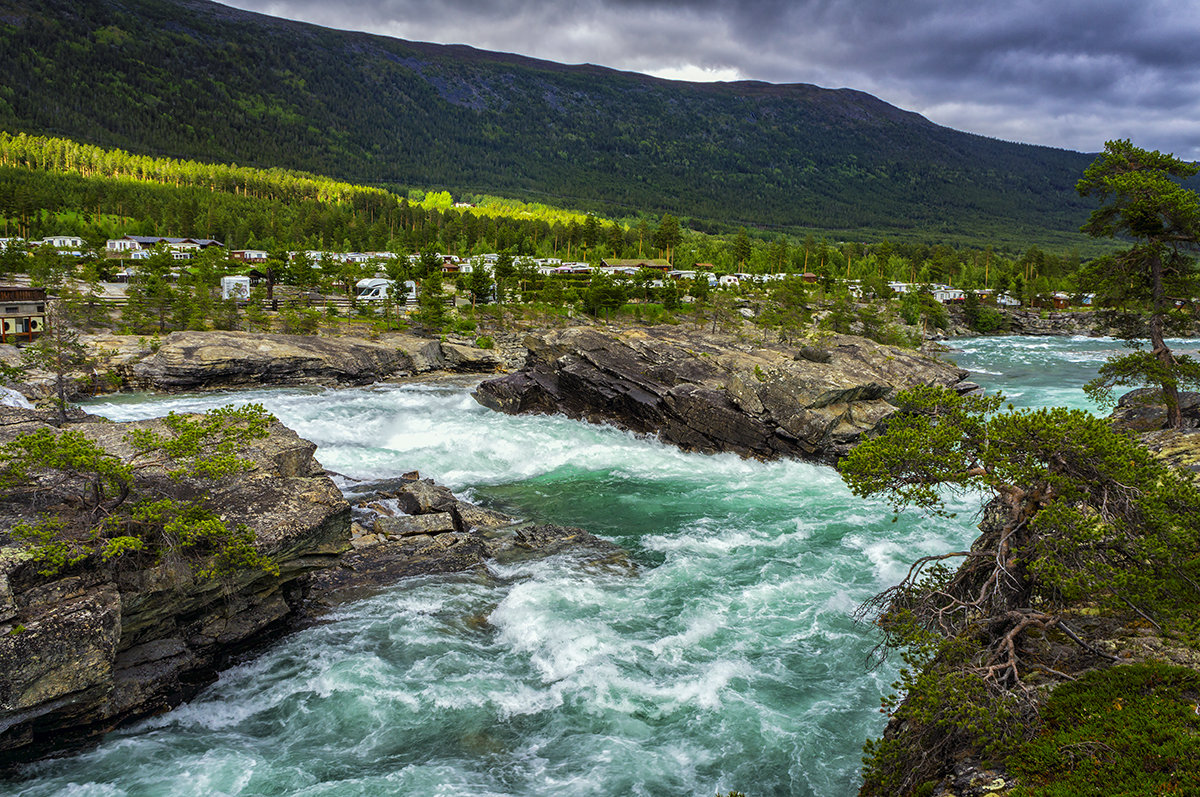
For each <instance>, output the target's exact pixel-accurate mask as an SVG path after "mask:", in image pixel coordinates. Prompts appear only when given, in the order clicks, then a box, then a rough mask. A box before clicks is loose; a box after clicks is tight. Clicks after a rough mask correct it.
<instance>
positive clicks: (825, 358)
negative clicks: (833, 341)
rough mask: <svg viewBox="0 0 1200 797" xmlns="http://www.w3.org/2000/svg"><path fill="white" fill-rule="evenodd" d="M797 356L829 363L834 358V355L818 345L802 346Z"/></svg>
mask: <svg viewBox="0 0 1200 797" xmlns="http://www.w3.org/2000/svg"><path fill="white" fill-rule="evenodd" d="M796 358H797V359H801V360H808V361H809V362H814V363H827V362H829V361H830V360H832V359H833V355H832V354H830V353H829V352H828V351H826V350H825V349H818V348H817V347H816V346H801V347H800V351H798V352H796Z"/></svg>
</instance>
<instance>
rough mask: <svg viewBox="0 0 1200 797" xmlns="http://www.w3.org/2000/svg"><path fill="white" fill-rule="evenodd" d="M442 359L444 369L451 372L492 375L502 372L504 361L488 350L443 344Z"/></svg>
mask: <svg viewBox="0 0 1200 797" xmlns="http://www.w3.org/2000/svg"><path fill="white" fill-rule="evenodd" d="M442 357H443V358H444V360H445V362H446V368H447V369H448V370H451V371H458V372H461V373H484V374H488V373H491V374H494V373H496V372H497V371H502V370H504V360H503V359H501V357H500V355H498V354H496V353H495V352H494V351H492V350H490V349H480V348H477V347H475V346H463V345H459V344H456V343H443V344H442Z"/></svg>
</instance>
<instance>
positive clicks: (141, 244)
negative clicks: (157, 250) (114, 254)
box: [123, 235, 224, 252]
mask: <svg viewBox="0 0 1200 797" xmlns="http://www.w3.org/2000/svg"><path fill="white" fill-rule="evenodd" d="M123 240H126V241H133V242H134V243H135V244H136V245H137V248H138V249H153V248H154V247H156V246H159V245H160V244H161V245H162V246H165V247H167V248H168V249H170V250H171V251H173V252H183V251H195V250H197V249H207V248H209V247H210V246H220V247H224V244H222V243H221V242H220V241H218V240H215V239H213V238H167V237H164V236H161V235H126V236H125V238H124V239H123Z"/></svg>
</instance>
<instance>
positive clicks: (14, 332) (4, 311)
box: [0, 285, 46, 343]
mask: <svg viewBox="0 0 1200 797" xmlns="http://www.w3.org/2000/svg"><path fill="white" fill-rule="evenodd" d="M45 331H46V289H45V288H28V287H25V286H23V285H0V343H28V342H30V341H33V340H36V339H37V338H39V337H41V335H42V333H43V332H45Z"/></svg>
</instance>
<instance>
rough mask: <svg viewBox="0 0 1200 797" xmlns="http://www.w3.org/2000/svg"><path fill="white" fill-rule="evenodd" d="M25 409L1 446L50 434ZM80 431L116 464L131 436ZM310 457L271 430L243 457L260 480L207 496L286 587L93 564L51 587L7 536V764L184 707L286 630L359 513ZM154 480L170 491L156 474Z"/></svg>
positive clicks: (253, 575) (7, 417) (2, 742)
mask: <svg viewBox="0 0 1200 797" xmlns="http://www.w3.org/2000/svg"><path fill="white" fill-rule="evenodd" d="M48 421H49V419H48V418H46V417H44V416H42V415H41V414H39V413H36V412H31V411H28V410H4V411H3V412H2V413H0V442H7V441H10V440H12V439H13V438H14V437H15V436H16V435H17V434H19V433H20V432H26V431H33V430H35V429H37V428H44V427H47V426H48ZM158 423H160V422H159V421H146V422H139V423H138V424H114V423H108V422H103V421H100V420H98V419H97V420H96V421H89V422H82V423H74V424H72V427H71V428H72V429H74V430H76V431H79V432H81V433H83V434H84V435H86V436H87V437H89V438H91V439H93V440H95V441H97V442H99V443H100V445H101V446H103V447H104V448H106V449H107V450H110V451H114V452H115V451H120V450H121V449H122V447H123V446H124V445H125V444H124V434H125V432H126V431H127V430H128V429H129V428H130V427H131V426H134V427H139V426H140V427H147V426H149V427H153V426H155V425H156V424H158ZM314 450H315V446H313V444H312V443H309V442H308V441H305V440H302V439H301V438H299V437H297V436H296V434H295V433H294V432H292V431H291V430H289V429H286V428H285V427H283V426H281V425H279V424H273V427H272V429H271V434H270V436H269V437H268V438H267V439H265V440H262V441H258V442H256V443H255V444H254V445H251V446H249V447H248V448H246V449H245V450H243V451H242V452H241V454H242V456H243V457H245V458H246V459H248V460H249V461H250V462H252V463H253V465H252V469H251V470H250V471H248V472H245V473H241V474H239V475H238V476H237V477H236V478H234V479H227V480H224V481H221V482H215V483H212V485H211V492H210V498H211V499H212V502H213V503H214V505H217V506H220V507H222V512H223V518H224V520H225V521H226V522H227V523H229V524H238V523H244V524H246V525H247V526H248V527H249V528H250V529H251V530H253V532H254V535H255V546H256V548H257V549H258V550H259V551H260V552H262V553H265V554H267V555H269V556H270V557H272V558H273V559H274V561H275V563H276V564H277V565H278V567H279V574H278V575H271V574H268V573H266V572H264V571H262V570H253V571H243V572H242V573H240V574H238V575H236V576H230V577H227V578H224V579H221V580H214V579H201V578H198V577H196V576H195V574H194V572H193V571H192V569H190V568H188V567H183V566H179V565H173V564H171V563H169V562H162V563H158V564H154V563H146V564H143V565H141V566H132V565H130V564H127V563H123V562H122V560H121V559H115V560H112V561H110V562H105V561H102V560H101V559H100V558H99V557H98V556H93V557H91V558H89V559H87V560H85V561H83V562H81V563H79V564H76V565H74V566H72V567H69V568H66V569H65V570H63V571H61V572H60V573H58V574H56V575H54V576H49V577H47V576H43V575H40V574H39V573H38V572H37V571H38V566H37V565H35V564H34V563H33V562H31V561H30V560H29V558H28V555H27V554H26V552H25V549H24V548H23V547H22V546H20V545H18V544H16V543H15V542H14V541H13V540H12V539H10V538H9V533H8V532H9V529H10V528H11V527H12V525H13V523H14V522H16V521H17V520H19V519H20V517H19V515H17V516H14V515H13V514H12V512H14V511H16V510H13V509H11V508H10V509H9V510H7V512H8V515H7V516H6V517H5V518H3V522H2V523H0V542H2V543H3V545H2V546H0V764H3V763H5V762H8V763H12V762H16V761H19V760H28V759H30V758H32V757H36V756H38V755H41V754H44V753H46V752H51V751H56V750H61V749H63V748H66V747H69V746H71V745H72V744H76V743H81V742H84V741H87V740H89V739H92V738H95V737H97V736H98V735H100V734H102V733H104V732H106V731H108V730H111V729H112V728H113V727H115V726H116V725H118V724H120V723H122V722H124V721H127V720H129V719H132V718H136V717H140V716H144V715H146V714H150V713H155V712H158V711H161V710H163V709H166V708H168V707H170V706H173V705H176V704H177V703H179V702H180V701H182V700H186V699H187V698H188V697H190V696H191V695H192V694H194V693H195V692H196V691H197V690H198V689H199V688H201V687H202V686H203V685H205V684H207V683H209V682H210V681H212V680H213V679H214V678H215V673H216V671H217V670H218V669H219V668H220V667H222V666H225V665H226V664H227V663H228V662H229V661H230V660H231V659H232V658H233V657H236V656H237V655H239V654H240V653H242V652H243V651H245V650H247V649H250V648H253V647H256V646H258V645H261V644H263V643H264V642H266V641H269V640H270V639H271V638H273V637H274V636H275V635H277V634H278V633H280V632H282V631H283V630H285V629H286V628H287V627H288V625H289V623H290V621H291V620H292V619H293V617H294V616H295V615H296V613H297V612H298V611H299V610H300V608H301V595H302V583H303V579H302V577H303V576H305V575H306V574H307V573H310V572H312V571H314V570H317V569H321V568H324V567H327V566H329V565H330V564H332V563H333V562H334V561H335V560H336V557H337V555H338V554H339V553H341V552H342V551H343V550H345V549H346V548H348V547H349V537H350V509H349V506H348V505H347V503H346V501H345V500H344V499H343V498H342V496H341V493H340V492H339V491H338V489H337V487H336V486H335V485H334V484H333V482H332V481H331V480H330V479H329V478H328V477H326V476H325V475H324V472H323V471H322V469H321V466H320V465H319V463H317V461H316V460H315V459H314V458H313V451H314ZM145 478H146V479H155V478H165V474H164V473H163V472H162V471H161V470H159V471H158V472H154V471H153V470H150V471H147V472H146V475H145Z"/></svg>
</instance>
